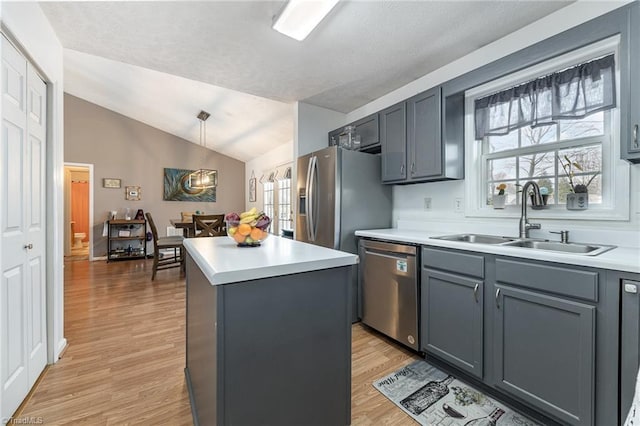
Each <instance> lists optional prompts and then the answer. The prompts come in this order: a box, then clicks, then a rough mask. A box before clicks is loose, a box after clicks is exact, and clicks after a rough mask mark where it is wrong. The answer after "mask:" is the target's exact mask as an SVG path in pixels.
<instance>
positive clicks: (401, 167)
mask: <svg viewBox="0 0 640 426" xmlns="http://www.w3.org/2000/svg"><path fill="white" fill-rule="evenodd" d="M403 173H404V164H403V165H402V166H400V174H403Z"/></svg>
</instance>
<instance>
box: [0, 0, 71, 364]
mask: <svg viewBox="0 0 640 426" xmlns="http://www.w3.org/2000/svg"><path fill="white" fill-rule="evenodd" d="M0 20H1V21H2V25H3V31H5V30H6V32H7V33H8V35H9V36H10V38H12V39H14V40H15V41H17V42H18V44H19V45H20V47H21V50H22V51H23V53H25V54H26V55H27V57H28V58H29V60H30V61H31V62H32V63H33V64H34V65H35V66H36V68H38V70H39V71H40V72H41V74H42V75H43V77H44V78H45V80H46V82H47V86H48V93H47V95H48V97H49V105H48V106H49V113H48V117H47V121H48V130H47V132H48V136H49V143H48V145H47V173H46V179H47V299H48V300H47V323H48V335H47V338H48V340H49V351H48V357H49V359H48V361H49V362H50V363H52V362H55V361H57V359H58V357H59V355H60V353H61V351H62V350H63V349H64V347H65V346H66V339H65V338H64V299H63V296H64V294H63V292H64V281H63V271H62V268H63V237H64V222H63V220H64V217H63V216H64V215H63V212H64V208H63V206H64V204H63V191H64V167H63V148H64V140H63V104H62V102H63V66H62V45H61V44H60V41H59V40H58V37H57V36H56V34H55V32H54V31H53V28H52V27H51V25H50V24H49V21H48V20H47V18H46V17H45V15H44V13H42V10H41V9H40V6H39V5H38V3H35V2H24V3H19V2H3V3H2V6H1V9H0ZM0 113H1V111H0Z"/></svg>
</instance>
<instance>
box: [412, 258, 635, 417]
mask: <svg viewBox="0 0 640 426" xmlns="http://www.w3.org/2000/svg"><path fill="white" fill-rule="evenodd" d="M421 262H422V268H423V269H422V282H421V296H420V297H421V306H420V314H421V318H420V327H421V329H420V333H421V334H420V340H421V350H423V351H424V352H425V353H426V354H427V357H429V356H434V357H437V358H438V359H440V360H443V361H445V362H447V363H449V364H450V365H452V366H454V367H456V368H457V369H459V370H462V371H463V372H466V373H468V374H469V376H470V378H472V377H475V378H477V379H479V380H480V381H482V382H483V383H484V384H485V385H487V386H490V387H492V388H493V389H494V390H495V391H497V392H498V393H501V394H502V395H504V396H505V397H511V398H512V399H513V400H516V401H519V402H521V403H524V404H526V405H528V406H530V407H531V408H533V409H536V410H537V411H539V412H540V413H543V414H544V415H546V416H548V417H550V418H552V419H554V420H555V421H557V422H560V423H562V424H568V425H588V426H593V425H598V426H599V425H607V426H608V425H612V426H613V425H617V424H620V419H621V418H623V417H624V416H625V415H626V413H625V412H623V413H622V414H620V406H619V404H620V401H619V395H620V391H619V386H620V379H619V377H618V375H619V372H618V371H619V368H622V371H623V373H624V374H626V375H628V376H634V377H635V374H636V372H637V368H638V367H637V366H638V364H639V363H640V361H639V360H640V355H638V354H639V353H640V349H638V348H639V347H640V345H638V344H637V342H638V341H640V340H639V339H638V337H637V332H638V331H637V330H638V329H640V326H639V325H638V324H640V319H639V318H640V314H638V313H637V312H640V307H639V306H640V302H639V301H640V298H638V297H637V296H638V294H637V293H633V291H634V290H637V291H638V293H640V285H639V286H637V287H633V288H632V286H631V285H629V286H628V287H629V292H630V293H628V294H625V298H624V299H623V300H622V307H623V313H622V320H623V323H622V324H621V323H620V318H621V315H620V306H621V300H620V288H621V283H623V282H624V281H625V280H637V279H638V278H639V277H638V275H637V274H621V273H615V274H614V273H611V272H609V271H603V270H599V269H595V268H588V267H580V266H573V265H563V264H558V263H552V262H542V261H535V260H527V259H521V258H513V257H507V256H496V255H491V254H483V253H477V252H472V251H465V250H455V249H446V248H435V247H429V246H425V247H423V249H422V260H421ZM627 283H628V284H631V283H629V282H627ZM634 285H635V284H634ZM621 326H622V328H623V330H626V331H624V333H627V334H628V335H632V336H634V337H633V338H624V336H623V339H622V340H620V339H619V332H620V328H621ZM634 339H635V340H634ZM620 342H622V346H623V351H626V352H628V355H627V356H624V358H623V362H622V366H621V365H620V361H619V360H620V355H619V345H620ZM634 342H635V343H634ZM625 345H626V349H625ZM625 360H627V362H626V364H625V362H624V361H625ZM629 372H631V373H629ZM624 374H623V375H624ZM622 380H623V386H622V388H623V397H624V390H625V388H626V389H628V390H629V391H628V392H627V393H626V394H627V396H626V399H624V398H623V401H622V403H623V406H624V407H625V408H627V410H628V405H629V403H630V401H629V398H630V394H631V393H632V392H631V390H632V388H633V380H632V379H628V380H626V381H625V380H624V377H623V378H622ZM596 383H597V386H596ZM623 420H624V419H623Z"/></svg>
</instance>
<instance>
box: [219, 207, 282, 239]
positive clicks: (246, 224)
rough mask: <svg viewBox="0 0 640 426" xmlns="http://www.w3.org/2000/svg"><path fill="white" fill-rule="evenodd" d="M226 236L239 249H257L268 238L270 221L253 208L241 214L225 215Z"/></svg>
mask: <svg viewBox="0 0 640 426" xmlns="http://www.w3.org/2000/svg"><path fill="white" fill-rule="evenodd" d="M224 219H225V222H226V223H227V235H228V236H229V238H231V239H232V240H234V241H235V242H236V243H238V246H239V247H258V246H259V245H260V243H261V242H263V241H264V240H265V239H266V238H267V237H268V236H269V232H268V231H269V225H271V219H270V218H269V216H267V215H266V214H264V212H258V210H257V209H256V208H255V207H254V208H252V209H251V210H249V211H246V212H243V213H240V214H238V213H227V215H226V216H225V217H224Z"/></svg>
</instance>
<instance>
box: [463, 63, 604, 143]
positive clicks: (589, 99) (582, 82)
mask: <svg viewBox="0 0 640 426" xmlns="http://www.w3.org/2000/svg"><path fill="white" fill-rule="evenodd" d="M615 87H616V85H615V63H614V55H613V54H611V55H607V56H604V57H601V58H598V59H594V60H592V61H589V62H586V63H582V64H579V65H576V66H574V67H571V68H568V69H565V70H563V71H559V72H556V73H553V74H550V75H546V76H544V77H540V78H537V79H535V80H532V81H529V82H527V83H524V84H520V85H518V86H515V87H511V88H509V89H506V90H503V91H501V92H498V93H494V94H492V95H489V96H486V97H483V98H479V99H476V100H475V103H474V106H475V108H474V109H475V117H474V118H475V139H476V140H480V139H483V138H484V137H485V136H500V135H506V134H507V133H509V132H511V131H512V130H515V129H518V128H521V127H524V126H531V127H539V126H546V125H549V124H554V123H555V122H556V120H571V119H579V118H583V117H585V116H587V115H589V114H593V113H595V112H599V111H605V110H608V109H611V108H615V106H616V89H615Z"/></svg>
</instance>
